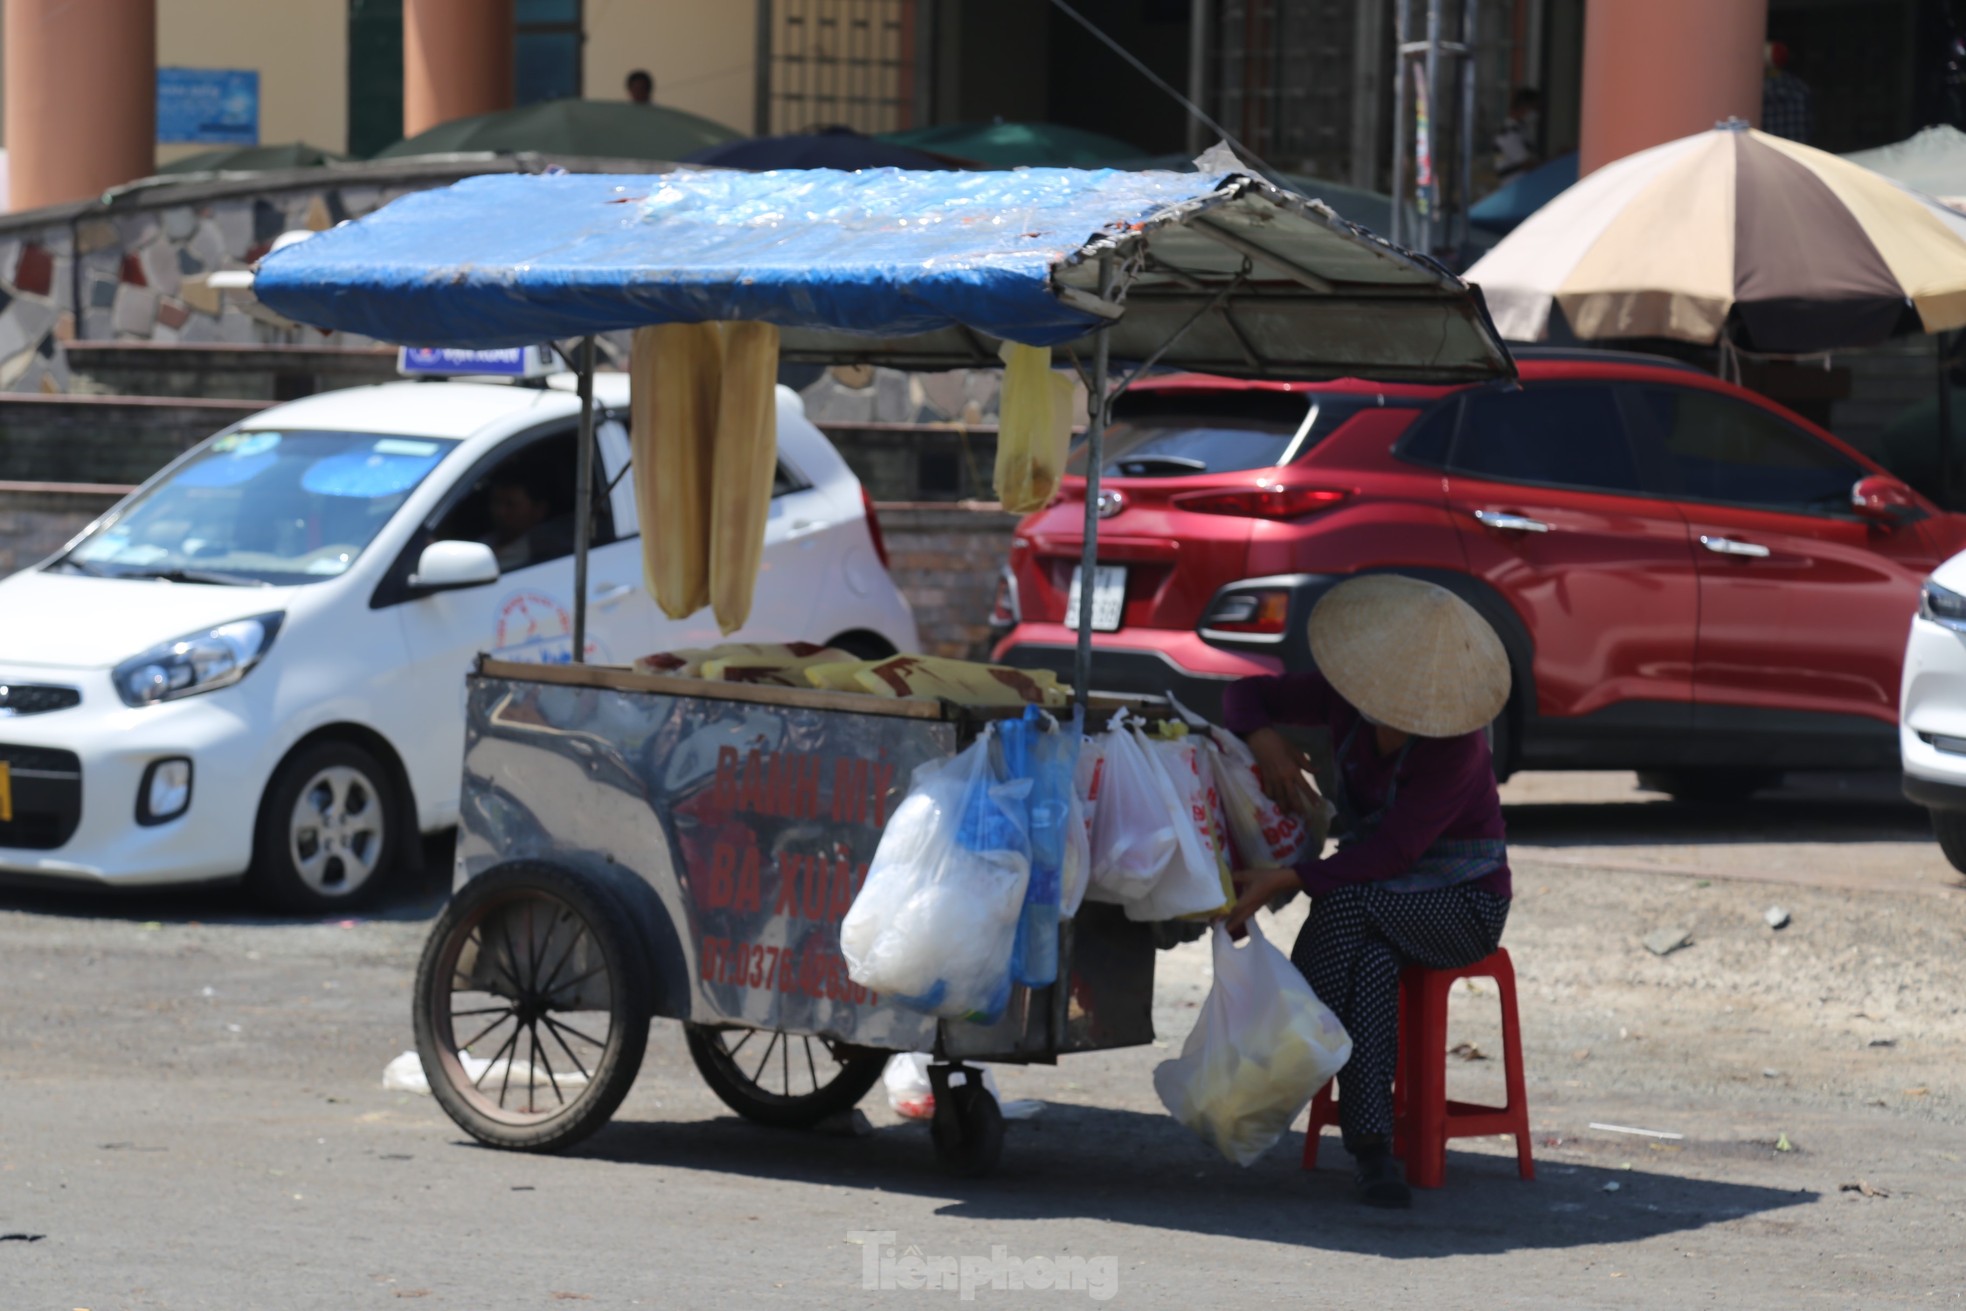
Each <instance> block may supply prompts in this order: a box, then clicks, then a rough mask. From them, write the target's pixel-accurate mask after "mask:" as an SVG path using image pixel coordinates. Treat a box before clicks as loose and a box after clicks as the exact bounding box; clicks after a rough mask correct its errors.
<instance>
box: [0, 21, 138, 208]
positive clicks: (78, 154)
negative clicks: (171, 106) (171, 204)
mask: <svg viewBox="0 0 1966 1311" xmlns="http://www.w3.org/2000/svg"><path fill="white" fill-rule="evenodd" d="M6 5H7V7H6V24H7V27H6V46H7V55H6V70H5V81H6V89H5V95H6V105H7V188H8V202H7V203H8V206H9V208H12V209H33V208H35V207H37V206H40V205H58V204H61V203H62V202H64V201H70V200H86V199H88V198H90V197H92V196H98V195H101V194H102V193H103V192H104V191H107V190H108V189H109V188H111V187H114V186H119V185H121V184H122V183H125V182H128V181H131V180H132V179H134V178H140V177H148V176H149V175H150V174H151V173H153V172H155V171H156V168H155V164H156V159H157V5H156V0H6Z"/></svg>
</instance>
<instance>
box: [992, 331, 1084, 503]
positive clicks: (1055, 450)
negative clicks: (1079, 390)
mask: <svg viewBox="0 0 1966 1311" xmlns="http://www.w3.org/2000/svg"><path fill="white" fill-rule="evenodd" d="M998 354H999V355H1001V356H1002V358H1003V362H1004V370H1003V391H1002V393H1001V395H1000V399H999V404H998V406H997V413H998V419H997V469H996V487H997V499H998V500H999V501H1001V502H1003V508H1004V509H1006V510H1009V511H1011V512H1012V513H1014V514H1029V513H1031V512H1032V511H1034V510H1042V509H1044V507H1045V506H1046V505H1048V504H1050V503H1051V498H1052V497H1053V496H1054V495H1056V494H1057V491H1058V479H1059V477H1060V476H1061V475H1062V474H1063V473H1064V472H1065V457H1066V455H1067V454H1068V452H1069V451H1070V448H1071V442H1072V380H1071V379H1070V378H1068V377H1066V376H1065V375H1064V374H1062V373H1054V372H1052V368H1051V348H1050V347H1049V346H1023V345H1019V344H1018V343H1017V342H1012V341H1007V342H1005V343H1004V344H1003V348H1002V350H1000V351H999V352H998Z"/></svg>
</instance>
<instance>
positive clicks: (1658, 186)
mask: <svg viewBox="0 0 1966 1311" xmlns="http://www.w3.org/2000/svg"><path fill="white" fill-rule="evenodd" d="M1467 278H1468V280H1469V281H1471V282H1476V283H1479V284H1480V285H1481V288H1482V291H1483V292H1484V294H1485V295H1486V296H1487V299H1488V307H1489V309H1490V311H1491V312H1492V313H1493V314H1494V316H1495V322H1496V324H1497V326H1499V327H1500V328H1501V330H1502V335H1503V336H1504V337H1506V338H1508V339H1509V340H1511V341H1541V340H1544V339H1545V338H1546V337H1547V336H1548V335H1549V318H1550V307H1551V305H1553V304H1554V305H1559V306H1561V307H1562V309H1563V314H1564V317H1565V318H1566V319H1567V320H1568V321H1569V324H1570V327H1571V330H1572V331H1573V332H1575V333H1576V335H1577V336H1578V337H1581V338H1584V339H1586V340H1601V339H1604V338H1615V337H1665V338H1671V339H1675V340H1679V341H1688V342H1698V343H1702V344H1712V343H1714V342H1717V341H1720V340H1721V339H1722V338H1723V337H1724V338H1725V339H1727V340H1728V341H1730V342H1732V343H1733V344H1734V345H1736V346H1740V347H1744V348H1747V349H1750V350H1757V351H1765V352H1769V353H1774V354H1807V353H1812V352H1816V351H1826V350H1840V349H1845V348H1849V347H1854V346H1872V345H1876V344H1877V343H1879V342H1882V341H1884V340H1885V339H1887V338H1889V337H1893V336H1897V335H1900V334H1904V333H1915V332H1928V333H1929V332H1943V331H1946V330H1949V329H1952V328H1957V327H1959V326H1961V325H1962V324H1966V219H1962V218H1961V216H1959V215H1957V214H1955V213H1953V212H1952V211H1951V210H1949V209H1947V208H1946V207H1945V206H1943V205H1941V204H1940V203H1939V202H1938V201H1936V200H1934V199H1933V198H1931V197H1930V196H1925V195H1921V194H1920V193H1918V192H1915V191H1911V190H1909V189H1907V188H1905V187H1902V186H1900V185H1899V184H1897V183H1895V182H1892V181H1890V180H1889V179H1888V178H1883V177H1880V176H1878V175H1877V174H1875V173H1872V172H1870V171H1869V170H1868V169H1864V168H1861V167H1859V166H1858V165H1855V164H1852V163H1850V162H1849V161H1847V160H1844V159H1839V158H1838V157H1837V156H1835V155H1831V154H1827V153H1825V152H1823V151H1820V150H1813V149H1811V148H1809V147H1808V146H1804V145H1801V144H1799V143H1797V142H1794V141H1787V140H1784V139H1782V138H1780V137H1771V136H1768V135H1766V134H1764V133H1761V132H1756V131H1753V130H1751V129H1749V128H1747V127H1746V126H1745V125H1738V126H1737V125H1734V124H1727V125H1723V126H1721V127H1718V128H1715V129H1714V130H1712V131H1710V132H1701V133H1698V134H1696V135H1694V136H1690V137H1686V138H1683V139H1681V140H1679V141H1670V142H1667V143H1666V144H1665V145H1662V146H1654V147H1652V148H1651V149H1650V150H1643V151H1640V152H1639V153H1638V154H1635V155H1629V156H1627V157H1626V158H1624V159H1621V160H1618V161H1617V162H1615V163H1612V164H1609V165H1606V166H1605V167H1604V168H1601V169H1599V170H1598V171H1597V172H1595V173H1593V174H1591V175H1590V176H1589V177H1587V178H1585V179H1584V180H1583V181H1581V182H1579V183H1578V184H1577V185H1576V186H1574V187H1571V188H1570V189H1569V190H1568V191H1565V192H1564V193H1563V194H1562V195H1560V196H1558V197H1557V198H1556V199H1555V200H1553V201H1551V202H1550V203H1549V204H1547V205H1545V206H1543V208H1542V209H1540V210H1538V211H1537V212H1536V213H1535V214H1534V215H1533V216H1532V217H1531V218H1530V219H1529V220H1528V221H1527V222H1525V223H1523V225H1522V226H1521V227H1519V228H1517V229H1516V230H1515V231H1514V232H1512V233H1510V234H1509V235H1508V236H1507V237H1506V238H1504V239H1503V241H1502V242H1501V244H1500V245H1498V246H1496V247H1495V249H1494V250H1492V251H1490V252H1488V254H1487V255H1485V256H1483V257H1482V258H1481V260H1479V261H1478V262H1477V263H1476V264H1475V266H1474V267H1473V268H1471V269H1469V270H1468V273H1467Z"/></svg>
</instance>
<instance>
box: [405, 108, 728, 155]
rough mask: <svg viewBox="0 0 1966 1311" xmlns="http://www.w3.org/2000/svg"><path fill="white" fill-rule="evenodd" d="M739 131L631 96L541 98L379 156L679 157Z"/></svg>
mask: <svg viewBox="0 0 1966 1311" xmlns="http://www.w3.org/2000/svg"><path fill="white" fill-rule="evenodd" d="M743 135H744V134H743V133H742V132H736V131H733V130H732V129H730V128H727V127H725V126H724V125H723V124H722V123H715V122H712V121H711V120H709V119H707V118H699V117H698V116H697V115H695V114H689V113H685V112H684V111H682V110H680V109H669V108H667V107H665V106H662V105H637V104H634V103H632V102H630V101H626V100H542V101H540V102H539V103H538V104H536V105H521V106H520V107H519V108H517V109H501V110H498V111H497V112H495V113H491V114H479V115H476V116H475V117H472V118H459V119H453V120H451V121H450V122H448V123H439V124H438V125H437V126H436V127H433V128H431V129H430V130H429V131H427V132H419V133H417V134H416V135H415V136H413V137H410V138H409V139H408V140H406V141H398V142H397V143H396V144H395V145H393V146H390V147H388V148H387V149H384V150H379V151H377V152H376V156H375V157H376V158H377V159H401V158H403V157H404V156H407V155H449V154H459V153H463V152H466V151H480V150H483V151H491V152H494V153H498V154H518V153H520V152H527V151H529V152H532V153H535V154H541V155H582V156H586V157H588V158H590V159H660V160H676V159H681V158H683V157H684V156H685V155H692V154H695V153H696V152H697V151H699V150H702V149H704V148H705V147H707V146H719V145H722V144H723V143H724V142H726V141H737V140H740V139H741V138H742V137H743Z"/></svg>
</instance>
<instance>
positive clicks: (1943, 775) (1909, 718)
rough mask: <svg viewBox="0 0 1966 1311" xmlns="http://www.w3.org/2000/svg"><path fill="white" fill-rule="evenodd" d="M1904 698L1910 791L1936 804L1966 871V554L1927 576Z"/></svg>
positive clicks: (1944, 841) (1902, 727) (1947, 841)
mask: <svg viewBox="0 0 1966 1311" xmlns="http://www.w3.org/2000/svg"><path fill="white" fill-rule="evenodd" d="M1898 705H1899V712H1898V717H1899V718H1898V745H1899V750H1900V752H1901V754H1902V756H1903V759H1904V769H1905V795H1906V796H1908V797H1910V798H1911V799H1912V800H1913V801H1915V802H1917V803H1918V804H1919V805H1921V806H1924V807H1926V808H1927V809H1928V810H1930V811H1931V812H1932V828H1933V831H1934V832H1936V833H1937V834H1938V838H1939V845H1940V846H1941V847H1942V848H1944V850H1945V854H1946V859H1947V860H1949V861H1951V862H1952V866H1953V868H1954V869H1957V870H1960V871H1961V872H1966V555H1956V556H1954V557H1953V558H1952V559H1950V560H1947V561H1946V562H1945V563H1944V564H1942V565H1940V566H1939V567H1938V568H1937V569H1935V570H1933V571H1932V576H1931V577H1930V578H1929V579H1927V580H1926V582H1925V588H1924V591H1923V592H1922V593H1921V594H1920V596H1919V599H1918V614H1917V616H1916V617H1915V618H1914V619H1913V620H1912V621H1911V639H1910V641H1908V642H1907V643H1906V645H1905V673H1904V684H1903V686H1902V688H1901V689H1900V692H1899V698H1898Z"/></svg>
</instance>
